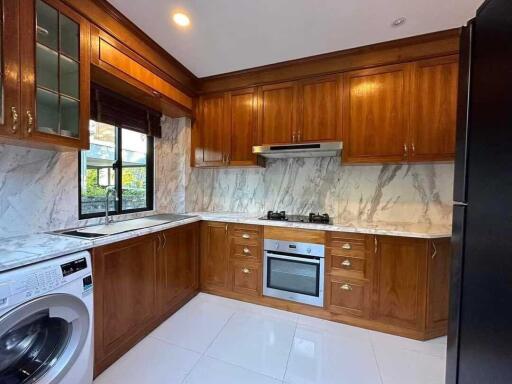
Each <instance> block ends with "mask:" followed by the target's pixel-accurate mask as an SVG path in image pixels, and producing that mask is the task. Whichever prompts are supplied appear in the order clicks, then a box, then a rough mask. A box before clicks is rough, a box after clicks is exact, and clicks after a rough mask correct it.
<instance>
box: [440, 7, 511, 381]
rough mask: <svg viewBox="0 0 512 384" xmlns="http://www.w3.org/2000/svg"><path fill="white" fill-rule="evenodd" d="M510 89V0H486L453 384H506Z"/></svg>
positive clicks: (480, 17)
mask: <svg viewBox="0 0 512 384" xmlns="http://www.w3.org/2000/svg"><path fill="white" fill-rule="evenodd" d="M511 90H512V1H510V0H489V1H487V2H486V3H485V4H484V6H482V7H481V8H480V10H479V11H478V13H477V17H476V19H475V22H474V24H473V43H472V63H471V97H470V100H469V126H470V135H469V137H468V147H467V150H468V155H469V156H468V162H467V171H466V173H467V191H466V193H467V204H468V206H467V208H466V215H465V221H464V224H465V230H464V245H463V249H462V254H463V259H462V268H461V296H460V305H459V311H460V319H459V328H458V338H459V356H458V369H457V370H458V381H457V383H458V384H473V383H478V384H481V383H492V384H510V383H512V305H511V303H512V204H511V197H512V149H511V144H512V91H511ZM452 332H453V331H452ZM451 340H453V335H452V336H451ZM449 364H452V363H451V362H450V361H449ZM452 368H453V367H451V366H450V367H449V368H448V369H449V370H451V369H452Z"/></svg>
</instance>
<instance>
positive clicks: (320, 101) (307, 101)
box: [297, 76, 342, 142]
mask: <svg viewBox="0 0 512 384" xmlns="http://www.w3.org/2000/svg"><path fill="white" fill-rule="evenodd" d="M339 79H340V78H339V77H338V76H330V77H326V78H320V79H311V80H305V81H302V82H301V84H300V91H299V95H300V98H301V111H302V113H301V114H300V118H299V120H300V121H299V122H298V135H297V142H319V141H335V140H341V127H342V121H341V86H342V84H341V81H340V80H339Z"/></svg>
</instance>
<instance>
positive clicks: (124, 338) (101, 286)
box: [93, 235, 158, 373]
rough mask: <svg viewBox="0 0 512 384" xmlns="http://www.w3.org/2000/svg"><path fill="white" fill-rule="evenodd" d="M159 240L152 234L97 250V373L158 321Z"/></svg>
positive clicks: (95, 267)
mask: <svg viewBox="0 0 512 384" xmlns="http://www.w3.org/2000/svg"><path fill="white" fill-rule="evenodd" d="M157 239H158V238H157V237H156V236H154V235H149V236H144V237H138V238H135V239H131V240H127V241H123V242H120V243H115V244H111V245H106V246H104V247H100V248H96V249H95V250H94V256H93V275H94V285H95V286H94V310H95V314H94V315H95V316H94V330H95V361H96V368H95V369H96V373H99V371H102V370H104V369H105V368H106V367H107V366H108V365H110V364H112V362H114V361H115V360H116V359H117V358H119V357H120V356H121V355H122V354H124V353H125V352H126V351H128V350H129V349H130V348H131V347H132V346H133V345H135V343H137V341H138V340H139V339H140V338H142V337H143V336H144V335H145V333H146V332H147V329H148V326H151V325H152V322H153V321H154V320H155V319H156V318H157V315H158V311H157V296H156V287H157V281H156V269H157V252H158V250H157V247H158V241H157Z"/></svg>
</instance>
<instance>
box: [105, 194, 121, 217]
mask: <svg viewBox="0 0 512 384" xmlns="http://www.w3.org/2000/svg"><path fill="white" fill-rule="evenodd" d="M111 193H113V194H114V197H115V201H119V197H117V190H116V189H115V188H114V187H107V189H106V193H105V225H109V224H112V223H113V222H114V218H113V217H112V216H109V215H108V198H109V197H110V194H111Z"/></svg>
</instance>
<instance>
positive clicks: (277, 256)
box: [265, 252, 320, 264]
mask: <svg viewBox="0 0 512 384" xmlns="http://www.w3.org/2000/svg"><path fill="white" fill-rule="evenodd" d="M265 254H266V255H270V257H273V258H274V259H283V260H290V261H300V262H301V263H307V264H320V260H311V259H306V258H304V257H293V256H284V255H278V254H275V253H270V252H265Z"/></svg>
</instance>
